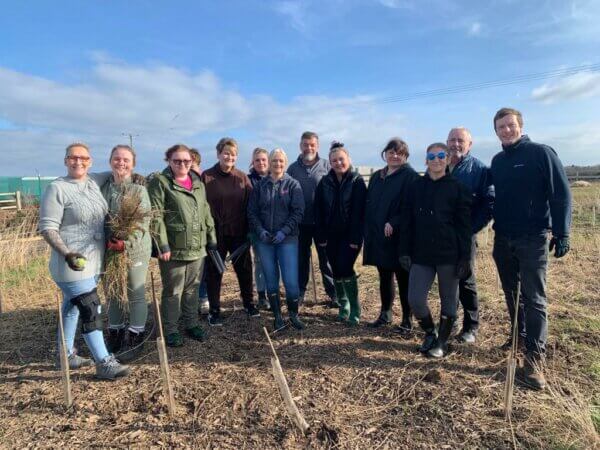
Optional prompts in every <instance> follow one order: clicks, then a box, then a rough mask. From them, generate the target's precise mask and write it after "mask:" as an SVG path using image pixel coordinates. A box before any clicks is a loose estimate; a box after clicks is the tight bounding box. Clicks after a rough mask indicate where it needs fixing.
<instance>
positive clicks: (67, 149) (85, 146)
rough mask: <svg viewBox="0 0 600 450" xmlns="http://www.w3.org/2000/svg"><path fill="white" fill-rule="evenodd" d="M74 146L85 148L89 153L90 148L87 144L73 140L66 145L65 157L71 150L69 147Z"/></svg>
mask: <svg viewBox="0 0 600 450" xmlns="http://www.w3.org/2000/svg"><path fill="white" fill-rule="evenodd" d="M75 147H82V148H85V150H86V151H87V152H88V154H89V153H90V148H89V147H88V146H87V145H85V144H84V143H83V142H73V143H72V144H69V145H68V146H67V148H66V149H65V158H66V157H67V156H69V153H70V152H71V149H72V148H75Z"/></svg>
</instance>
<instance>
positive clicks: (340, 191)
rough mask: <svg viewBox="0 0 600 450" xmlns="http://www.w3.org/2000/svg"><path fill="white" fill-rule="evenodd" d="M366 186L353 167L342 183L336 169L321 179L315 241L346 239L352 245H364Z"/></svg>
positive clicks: (317, 200) (315, 206)
mask: <svg viewBox="0 0 600 450" xmlns="http://www.w3.org/2000/svg"><path fill="white" fill-rule="evenodd" d="M366 199H367V185H366V184H365V180H363V177H362V176H361V175H360V174H359V173H358V172H357V171H354V170H353V169H352V167H350V170H348V171H347V172H346V173H345V174H344V176H343V177H342V180H341V181H338V179H337V176H336V174H335V172H334V171H333V169H331V170H330V171H329V173H328V174H327V175H326V176H324V177H323V178H321V181H319V184H318V185H317V190H316V192H315V205H314V213H315V228H316V231H315V240H316V241H317V243H324V242H327V237H328V236H329V235H333V234H335V235H337V236H340V235H345V236H346V237H347V238H348V240H349V242H350V243H351V244H355V245H361V244H362V241H363V227H364V217H365V202H366Z"/></svg>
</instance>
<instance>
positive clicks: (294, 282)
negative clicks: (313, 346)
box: [248, 148, 304, 330]
mask: <svg viewBox="0 0 600 450" xmlns="http://www.w3.org/2000/svg"><path fill="white" fill-rule="evenodd" d="M287 162H288V159H287V155H286V154H285V152H284V151H283V150H282V149H280V148H276V149H275V150H273V151H272V152H271V153H270V154H269V169H270V170H269V171H270V174H269V176H266V177H264V178H263V179H262V180H261V181H260V182H259V183H258V184H257V185H256V187H255V188H254V190H253V191H252V197H251V198H250V203H249V205H248V221H249V223H250V230H251V231H252V232H253V233H254V234H255V235H256V236H257V237H258V240H257V241H256V251H257V253H258V256H259V258H260V261H261V263H262V266H263V272H264V274H265V281H266V284H267V295H268V297H269V304H270V306H271V311H272V312H273V315H274V316H275V321H274V327H275V330H279V329H281V328H283V327H284V326H285V324H284V322H283V318H282V317H281V300H280V298H279V274H280V273H281V277H282V278H283V285H284V287H285V295H286V301H287V307H288V313H289V317H290V322H291V324H292V326H293V327H294V328H296V329H298V330H302V329H304V323H303V322H302V321H301V320H300V318H299V317H298V299H299V297H300V287H299V285H298V226H299V224H300V221H301V220H302V215H303V214H304V195H303V194H302V188H301V187H300V183H298V181H296V180H295V179H293V178H292V177H290V176H289V175H288V174H287V173H286V172H285V169H286V167H287Z"/></svg>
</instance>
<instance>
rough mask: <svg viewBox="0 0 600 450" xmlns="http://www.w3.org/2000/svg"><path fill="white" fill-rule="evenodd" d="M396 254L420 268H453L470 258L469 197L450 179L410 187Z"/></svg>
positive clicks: (426, 179)
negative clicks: (407, 217)
mask: <svg viewBox="0 0 600 450" xmlns="http://www.w3.org/2000/svg"><path fill="white" fill-rule="evenodd" d="M404 211H405V212H404V213H405V214H407V215H408V216H409V220H407V221H406V223H405V228H404V229H403V230H402V233H401V234H400V242H399V244H400V245H399V254H400V255H409V256H410V257H411V259H412V262H413V263H416V264H423V265H429V266H433V265H438V264H440V265H441V264H456V263H458V261H461V260H469V259H470V255H471V236H472V233H471V195H470V193H469V191H468V189H467V188H466V187H465V186H464V185H463V184H462V183H461V182H459V181H458V180H457V179H456V178H454V177H453V176H452V175H449V174H446V175H444V176H443V177H442V178H439V179H438V180H432V179H431V178H430V177H429V174H427V173H426V174H425V175H424V176H423V177H420V178H418V179H417V180H416V181H415V182H414V183H412V184H411V186H410V189H409V193H408V202H407V203H406V205H405V207H404Z"/></svg>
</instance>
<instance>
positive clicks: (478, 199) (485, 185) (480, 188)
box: [452, 153, 494, 234]
mask: <svg viewBox="0 0 600 450" xmlns="http://www.w3.org/2000/svg"><path fill="white" fill-rule="evenodd" d="M452 176H453V177H454V178H456V179H457V180H458V181H460V182H461V183H462V184H464V185H465V186H466V187H467V188H468V189H469V192H470V193H471V200H472V202H471V231H472V232H473V234H477V233H479V232H480V231H481V230H482V229H483V227H485V226H486V225H487V224H488V223H489V222H490V220H492V210H493V209H494V186H493V185H492V176H491V174H490V169H488V168H487V167H486V165H485V164H484V163H482V162H481V161H480V160H478V159H477V158H475V157H474V156H471V153H467V154H466V155H465V157H464V158H463V159H461V160H460V161H459V162H458V164H457V165H456V166H454V169H453V170H452Z"/></svg>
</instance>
